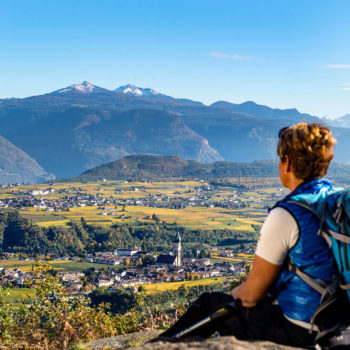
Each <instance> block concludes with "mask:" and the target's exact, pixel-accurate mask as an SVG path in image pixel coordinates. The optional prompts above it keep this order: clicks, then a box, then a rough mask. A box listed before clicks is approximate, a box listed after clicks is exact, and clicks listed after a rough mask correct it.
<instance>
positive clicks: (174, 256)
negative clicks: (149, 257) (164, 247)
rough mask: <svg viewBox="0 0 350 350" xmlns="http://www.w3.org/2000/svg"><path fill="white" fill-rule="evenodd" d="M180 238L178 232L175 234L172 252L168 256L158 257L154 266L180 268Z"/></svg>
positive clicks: (161, 255)
mask: <svg viewBox="0 0 350 350" xmlns="http://www.w3.org/2000/svg"><path fill="white" fill-rule="evenodd" d="M181 250H182V248H181V237H180V234H179V232H178V233H177V239H176V240H175V241H174V248H173V252H172V253H170V254H160V255H158V258H157V261H156V264H158V265H167V266H169V267H180V266H181V263H182V262H181Z"/></svg>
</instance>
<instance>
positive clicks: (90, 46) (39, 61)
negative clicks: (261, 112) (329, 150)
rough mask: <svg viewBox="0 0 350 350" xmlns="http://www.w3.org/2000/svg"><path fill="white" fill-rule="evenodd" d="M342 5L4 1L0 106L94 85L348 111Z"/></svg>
mask: <svg viewBox="0 0 350 350" xmlns="http://www.w3.org/2000/svg"><path fill="white" fill-rule="evenodd" d="M349 23H350V1H347V0H332V1H331V0H327V1H324V0H298V1H296V0H240V1H236V0H230V1H226V0H216V1H205V0H186V1H182V0H134V1H126V0H124V1H119V0H98V1H97V0H94V1H91V0H83V1H81V0H59V1H58V0H57V1H54V0H52V1H47V0H45V1H42V0H33V1H28V0H1V2H0V98H7V97H13V96H15V97H25V96H31V95H37V94H42V93H46V92H49V91H53V90H57V89H59V88H62V87H65V86H68V85H70V84H73V83H78V82H82V81H84V80H88V81H90V82H91V83H93V84H95V85H98V86H102V87H105V88H109V89H115V88H117V87H118V86H120V85H123V84H127V83H133V84H135V85H137V86H140V87H151V88H153V89H155V90H157V91H159V92H162V93H165V94H168V95H171V96H174V97H186V98H190V99H194V100H200V101H202V102H204V103H207V104H210V103H213V102H215V101H217V100H226V101H231V102H235V103H241V102H244V101H247V100H253V101H255V102H257V103H260V104H265V105H268V106H271V107H278V108H291V107H295V108H298V109H299V110H300V111H302V112H306V113H310V114H314V115H318V116H324V115H328V116H329V117H339V116H341V115H344V114H346V113H350V103H349V101H350V40H349V39H350V24H349Z"/></svg>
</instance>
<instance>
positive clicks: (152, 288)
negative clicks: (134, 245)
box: [143, 277, 224, 294]
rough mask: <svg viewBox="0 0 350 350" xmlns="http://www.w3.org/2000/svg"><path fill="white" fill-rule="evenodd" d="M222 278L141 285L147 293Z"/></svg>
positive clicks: (211, 282) (219, 280) (221, 279)
mask: <svg viewBox="0 0 350 350" xmlns="http://www.w3.org/2000/svg"><path fill="white" fill-rule="evenodd" d="M223 280H224V277H214V278H204V279H200V280H194V281H181V282H163V283H153V284H144V285H143V287H144V288H145V290H146V292H147V293H150V294H152V293H157V292H164V291H166V290H176V289H179V288H180V287H182V286H185V287H194V286H199V285H202V286H204V285H210V284H214V283H218V282H222V281H223Z"/></svg>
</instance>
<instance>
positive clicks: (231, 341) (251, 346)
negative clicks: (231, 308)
mask: <svg viewBox="0 0 350 350" xmlns="http://www.w3.org/2000/svg"><path fill="white" fill-rule="evenodd" d="M159 333H160V332H159V331H157V330H151V331H144V332H137V333H131V334H126V335H120V336H116V337H111V338H105V339H100V340H96V341H92V342H90V343H88V344H85V346H86V348H87V349H91V350H102V349H103V350H107V349H108V350H112V349H126V348H129V349H134V350H141V349H142V350H163V349H166V350H180V349H181V350H182V349H185V350H195V349H208V350H226V349H227V350H297V349H299V350H302V349H301V348H295V347H291V346H284V345H279V344H275V343H271V342H266V341H240V340H238V339H236V338H235V337H233V336H230V337H218V338H211V339H207V340H204V341H201V340H198V339H192V340H190V339H189V340H187V341H186V342H175V343H174V342H170V341H160V342H155V343H147V342H148V341H149V340H150V339H153V338H155V337H156V336H157V335H158V334H159Z"/></svg>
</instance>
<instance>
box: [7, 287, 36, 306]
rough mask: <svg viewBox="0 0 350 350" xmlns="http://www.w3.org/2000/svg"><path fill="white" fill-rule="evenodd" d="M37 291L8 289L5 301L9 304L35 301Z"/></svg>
mask: <svg viewBox="0 0 350 350" xmlns="http://www.w3.org/2000/svg"><path fill="white" fill-rule="evenodd" d="M34 297H35V290H34V289H30V288H8V289H7V290H6V294H5V296H4V300H5V301H6V302H9V303H15V302H17V301H22V300H26V301H28V302H30V300H32V299H34Z"/></svg>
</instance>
